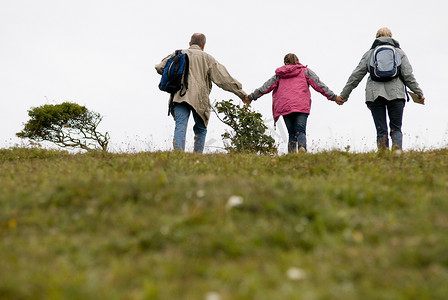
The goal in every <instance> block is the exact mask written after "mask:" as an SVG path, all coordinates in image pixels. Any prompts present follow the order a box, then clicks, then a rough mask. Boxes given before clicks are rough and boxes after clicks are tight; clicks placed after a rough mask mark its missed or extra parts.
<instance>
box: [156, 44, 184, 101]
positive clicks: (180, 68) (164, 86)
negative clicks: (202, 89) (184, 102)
mask: <svg viewBox="0 0 448 300" xmlns="http://www.w3.org/2000/svg"><path fill="white" fill-rule="evenodd" d="M189 65H190V62H189V59H188V55H187V54H186V53H182V50H176V52H175V54H174V56H173V57H171V58H170V59H168V61H167V63H166V65H165V68H164V69H163V74H162V79H161V80H160V84H159V89H160V90H162V91H164V92H167V93H170V94H171V96H173V95H174V93H176V92H177V91H179V90H180V96H181V97H183V96H184V95H185V93H186V92H187V90H188V69H189Z"/></svg>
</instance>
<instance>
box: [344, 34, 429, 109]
mask: <svg viewBox="0 0 448 300" xmlns="http://www.w3.org/2000/svg"><path fill="white" fill-rule="evenodd" d="M378 42H387V43H390V44H394V45H395V47H396V48H397V52H398V53H399V54H400V55H401V79H400V78H395V79H392V80H391V81H387V82H378V81H373V80H372V79H370V76H369V77H368V78H367V86H366V102H369V101H370V102H373V101H375V100H376V99H377V98H378V97H383V98H385V99H387V100H395V99H406V94H405V89H404V84H406V86H407V87H408V88H409V89H410V90H411V91H413V92H414V93H416V94H417V95H418V96H420V97H422V96H423V91H422V90H421V89H420V87H419V85H418V83H417V80H415V78H414V75H413V74H412V66H411V64H410V63H409V60H408V57H407V56H406V54H405V53H404V51H403V50H401V49H400V48H399V47H400V45H399V43H398V42H397V41H396V40H394V39H392V38H390V37H379V38H377V39H376V40H375V43H378ZM375 43H374V45H375ZM372 52H373V49H370V50H369V51H367V52H366V53H365V54H364V55H363V57H362V58H361V61H360V62H359V64H358V66H357V67H356V69H355V70H354V71H353V73H352V74H351V75H350V77H349V79H348V81H347V83H346V84H345V87H344V89H343V90H342V92H341V96H342V98H344V101H347V100H348V98H349V96H350V93H351V92H352V91H353V90H354V89H355V88H356V87H357V86H358V84H359V83H360V82H361V80H362V79H363V78H364V76H365V75H366V74H367V73H368V71H369V63H370V56H371V54H372ZM403 81H404V83H403Z"/></svg>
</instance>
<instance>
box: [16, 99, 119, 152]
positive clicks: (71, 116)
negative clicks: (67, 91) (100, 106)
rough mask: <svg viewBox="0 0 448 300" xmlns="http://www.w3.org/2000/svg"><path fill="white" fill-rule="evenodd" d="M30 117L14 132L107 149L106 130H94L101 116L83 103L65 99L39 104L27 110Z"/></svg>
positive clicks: (70, 145) (89, 148)
mask: <svg viewBox="0 0 448 300" xmlns="http://www.w3.org/2000/svg"><path fill="white" fill-rule="evenodd" d="M28 115H29V116H30V120H29V121H28V122H27V123H26V124H25V127H24V129H23V130H22V131H21V132H18V133H17V134H16V135H17V136H18V137H20V138H29V139H31V140H34V141H37V142H42V141H48V142H52V143H54V144H56V145H58V146H60V147H64V148H81V149H83V150H87V151H93V150H102V151H107V146H108V144H109V139H110V137H109V133H108V132H106V133H105V134H102V133H100V132H98V131H97V128H98V125H99V124H100V122H101V120H102V119H103V117H102V116H101V115H100V114H99V113H96V112H93V111H89V110H88V109H87V108H86V107H85V106H81V105H78V104H76V103H71V102H64V103H61V104H56V105H50V104H46V105H42V106H39V107H33V108H31V109H30V110H29V111H28Z"/></svg>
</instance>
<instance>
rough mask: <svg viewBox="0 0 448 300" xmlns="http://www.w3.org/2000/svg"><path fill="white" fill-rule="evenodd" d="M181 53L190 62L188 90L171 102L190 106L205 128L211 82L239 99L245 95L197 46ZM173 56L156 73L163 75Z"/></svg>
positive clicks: (228, 75)
mask: <svg viewBox="0 0 448 300" xmlns="http://www.w3.org/2000/svg"><path fill="white" fill-rule="evenodd" d="M182 53H187V54H188V58H189V60H190V69H189V74H188V90H187V93H186V94H185V96H183V97H180V95H179V92H177V93H176V94H175V95H174V100H173V101H174V102H176V103H181V102H186V103H188V104H190V105H191V106H192V107H193V109H194V110H195V111H196V112H197V113H198V114H199V115H200V116H201V118H202V120H204V124H205V126H207V125H208V120H209V119H210V107H211V105H210V99H209V95H210V92H211V90H212V82H214V83H215V84H216V85H217V86H218V87H220V88H222V89H224V90H226V91H229V92H231V93H234V94H235V95H236V96H238V97H240V98H243V97H244V95H245V94H246V93H245V92H244V91H243V90H242V85H241V83H239V82H238V81H237V80H236V79H234V78H233V77H232V76H230V74H229V72H228V71H227V69H226V68H225V67H224V66H223V65H221V64H220V63H219V62H218V61H217V60H216V59H215V58H213V56H211V55H210V54H208V53H206V52H204V51H202V50H201V48H200V47H199V46H197V45H192V46H191V47H190V48H189V49H186V50H182ZM173 56H174V53H172V54H170V55H168V56H167V57H165V58H164V59H163V60H162V62H161V63H160V64H158V65H156V70H157V73H159V74H162V73H163V68H164V67H165V65H166V62H167V61H168V59H170V58H171V57H173Z"/></svg>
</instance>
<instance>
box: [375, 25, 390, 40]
mask: <svg viewBox="0 0 448 300" xmlns="http://www.w3.org/2000/svg"><path fill="white" fill-rule="evenodd" d="M382 36H387V37H392V31H390V29H389V28H387V27H383V28H380V29H378V31H377V32H376V38H379V37H382Z"/></svg>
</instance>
